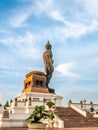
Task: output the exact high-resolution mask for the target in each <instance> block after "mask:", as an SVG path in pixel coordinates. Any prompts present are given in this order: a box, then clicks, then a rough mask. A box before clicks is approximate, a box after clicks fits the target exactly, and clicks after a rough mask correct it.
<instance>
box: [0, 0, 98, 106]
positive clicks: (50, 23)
mask: <svg viewBox="0 0 98 130" xmlns="http://www.w3.org/2000/svg"><path fill="white" fill-rule="evenodd" d="M48 40H49V41H50V43H51V44H52V51H53V59H54V68H55V71H54V73H53V77H52V79H51V83H50V84H49V86H50V87H52V88H54V89H55V91H56V93H57V94H59V95H62V96H63V98H64V99H63V104H66V103H67V101H68V100H69V99H71V100H72V101H73V102H79V101H80V100H82V99H83V98H86V99H87V101H88V102H90V101H94V102H95V103H98V100H97V99H98V1H97V0H61V1H60V0H47V1H46V0H11V1H9V0H0V56H1V58H0V90H1V91H0V102H5V101H6V100H10V99H12V98H13V97H14V96H16V95H17V94H20V93H21V91H22V89H23V81H24V78H25V75H26V74H27V73H28V72H30V71H33V70H38V71H44V63H43V57H42V55H43V52H44V51H45V44H46V43H47V41H48Z"/></svg>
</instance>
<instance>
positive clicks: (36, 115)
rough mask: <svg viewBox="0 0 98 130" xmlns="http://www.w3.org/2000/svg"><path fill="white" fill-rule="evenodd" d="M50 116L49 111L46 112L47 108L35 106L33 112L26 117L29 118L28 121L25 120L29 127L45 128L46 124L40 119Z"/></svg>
mask: <svg viewBox="0 0 98 130" xmlns="http://www.w3.org/2000/svg"><path fill="white" fill-rule="evenodd" d="M47 118H51V115H50V113H48V111H47V110H45V107H44V106H36V107H35V109H34V111H33V113H32V114H31V115H30V116H29V117H28V118H27V119H26V120H30V122H27V126H28V128H30V129H32V130H33V129H36V130H37V129H40V130H41V129H42V130H43V129H45V127H46V124H44V123H42V122H41V120H42V119H47Z"/></svg>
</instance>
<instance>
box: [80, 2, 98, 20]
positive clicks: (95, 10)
mask: <svg viewBox="0 0 98 130" xmlns="http://www.w3.org/2000/svg"><path fill="white" fill-rule="evenodd" d="M80 1H81V3H82V4H83V5H84V8H85V12H86V13H87V14H88V15H89V16H90V17H92V18H95V19H98V0H80Z"/></svg>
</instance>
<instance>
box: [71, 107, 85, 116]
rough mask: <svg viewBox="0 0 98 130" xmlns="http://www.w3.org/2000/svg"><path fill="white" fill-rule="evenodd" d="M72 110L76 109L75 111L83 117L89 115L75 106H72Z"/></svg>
mask: <svg viewBox="0 0 98 130" xmlns="http://www.w3.org/2000/svg"><path fill="white" fill-rule="evenodd" d="M71 108H72V109H74V110H75V111H77V112H78V113H80V114H81V115H83V116H85V117H86V116H87V114H86V111H84V110H81V109H80V108H79V107H77V106H76V105H74V104H71Z"/></svg>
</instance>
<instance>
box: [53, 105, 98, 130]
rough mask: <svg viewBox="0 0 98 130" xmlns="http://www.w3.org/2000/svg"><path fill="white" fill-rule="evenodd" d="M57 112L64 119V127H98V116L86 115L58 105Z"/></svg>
mask: <svg viewBox="0 0 98 130" xmlns="http://www.w3.org/2000/svg"><path fill="white" fill-rule="evenodd" d="M55 114H56V115H57V116H58V117H59V118H60V119H62V120H63V121H64V128H69V127H91V126H92V127H98V118H93V117H91V116H88V117H84V116H82V115H81V114H79V113H78V112H76V111H75V110H73V109H72V108H68V107H56V111H55Z"/></svg>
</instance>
